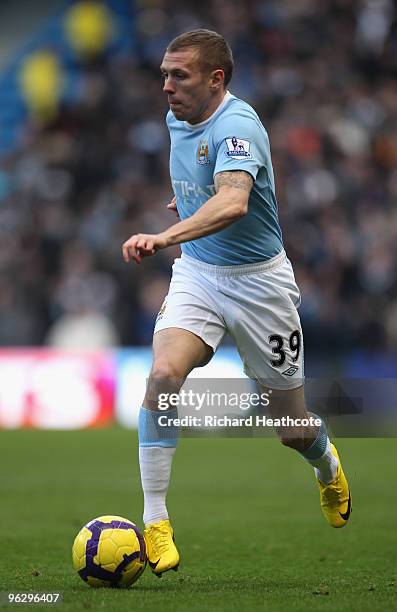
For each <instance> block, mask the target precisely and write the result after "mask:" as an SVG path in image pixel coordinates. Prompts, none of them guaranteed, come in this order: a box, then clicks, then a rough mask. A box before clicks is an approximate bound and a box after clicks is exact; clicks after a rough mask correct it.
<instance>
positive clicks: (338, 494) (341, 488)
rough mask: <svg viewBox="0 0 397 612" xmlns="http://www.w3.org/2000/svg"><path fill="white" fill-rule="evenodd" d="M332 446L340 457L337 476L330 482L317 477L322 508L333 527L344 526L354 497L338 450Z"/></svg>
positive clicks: (335, 453) (334, 452) (333, 450)
mask: <svg viewBox="0 0 397 612" xmlns="http://www.w3.org/2000/svg"><path fill="white" fill-rule="evenodd" d="M331 446H332V453H333V454H334V455H335V457H336V458H337V459H338V469H337V472H336V478H335V479H334V480H333V481H332V482H330V483H329V484H324V483H322V482H321V480H318V479H317V482H318V486H319V487H320V501H321V509H322V511H323V514H324V516H325V518H326V519H327V521H328V522H329V524H330V525H331V526H332V527H344V526H345V525H346V523H347V521H348V520H349V516H350V513H351V511H352V498H351V495H350V489H349V485H348V482H347V480H346V476H345V475H344V473H343V470H342V465H341V462H340V459H339V455H338V451H337V450H336V448H335V446H334V445H333V444H331Z"/></svg>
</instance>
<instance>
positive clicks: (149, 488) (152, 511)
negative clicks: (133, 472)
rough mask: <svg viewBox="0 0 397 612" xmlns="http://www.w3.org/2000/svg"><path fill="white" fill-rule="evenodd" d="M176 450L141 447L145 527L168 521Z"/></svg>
mask: <svg viewBox="0 0 397 612" xmlns="http://www.w3.org/2000/svg"><path fill="white" fill-rule="evenodd" d="M175 450H176V449H175V448H174V447H162V446H140V447H139V465H140V468H141V481H142V489H143V496H144V511H143V522H144V523H145V525H148V524H149V523H158V522H159V521H161V520H163V519H168V512H167V507H166V505H165V498H166V496H167V491H168V485H169V482H170V476H171V465H172V458H173V456H174V453H175Z"/></svg>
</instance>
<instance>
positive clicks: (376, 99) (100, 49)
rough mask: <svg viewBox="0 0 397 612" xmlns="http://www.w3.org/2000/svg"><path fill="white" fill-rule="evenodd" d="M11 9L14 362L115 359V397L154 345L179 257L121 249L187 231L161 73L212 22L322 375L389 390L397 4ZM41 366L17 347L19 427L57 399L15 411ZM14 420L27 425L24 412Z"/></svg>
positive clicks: (5, 226) (8, 150) (5, 256)
mask: <svg viewBox="0 0 397 612" xmlns="http://www.w3.org/2000/svg"><path fill="white" fill-rule="evenodd" d="M24 7H25V9H24ZM0 10H1V11H3V18H2V19H1V25H0V28H1V30H2V31H1V33H0V34H1V37H2V40H3V43H2V44H3V53H2V64H3V70H2V76H1V78H0V153H1V156H0V345H1V346H2V347H10V348H11V347H13V348H15V347H25V348H26V347H32V349H33V347H43V346H47V347H55V348H56V349H65V348H73V349H77V350H78V349H84V350H94V351H98V350H99V351H103V350H105V351H108V352H107V353H105V354H107V355H108V363H107V365H105V369H107V370H109V369H112V368H113V369H114V376H115V377H116V380H115V381H114V387H115V390H114V392H115V393H116V395H117V389H118V388H119V386H120V385H119V381H118V378H117V377H118V373H119V369H118V367H117V364H119V363H123V361H124V358H123V353H118V352H115V351H114V349H115V347H117V348H120V347H135V348H136V347H146V346H148V345H150V341H151V335H152V329H153V323H154V319H155V316H156V313H157V311H158V308H159V306H160V304H161V302H162V300H163V297H164V295H165V294H166V291H167V285H168V281H169V275H170V265H171V263H172V261H173V258H174V257H175V256H176V255H177V254H178V249H177V248H174V249H168V250H166V251H162V252H161V253H159V254H158V255H157V256H156V257H155V258H153V259H150V260H147V261H145V262H144V265H142V266H139V267H138V266H126V265H125V264H124V262H123V260H122V258H121V255H120V253H121V250H120V245H121V244H122V242H123V241H124V240H125V239H126V238H127V237H129V236H130V235H131V234H133V233H135V232H137V231H143V232H156V231H158V230H161V229H162V228H164V227H165V226H167V224H169V223H171V221H172V217H171V216H170V213H169V212H168V211H167V210H166V208H165V204H166V203H167V202H168V201H169V199H170V196H171V188H170V181H169V176H168V135H167V132H166V127H165V125H164V114H165V112H166V110H167V107H166V100H165V96H163V95H162V94H161V77H160V75H159V62H160V60H161V57H162V53H163V50H164V47H165V45H166V44H167V41H169V40H170V39H171V38H172V37H173V36H175V35H176V34H177V33H178V32H180V31H182V30H186V29H189V28H194V27H197V26H207V27H212V28H216V29H218V30H219V31H221V32H222V33H223V34H224V35H225V36H226V37H227V38H228V40H230V43H231V45H232V47H233V50H234V55H235V59H236V72H235V76H234V79H233V83H232V86H231V90H232V92H233V93H235V94H236V95H239V96H241V97H243V98H244V99H246V100H247V101H248V102H250V103H252V104H253V105H254V107H255V108H256V109H257V111H258V112H259V114H260V116H261V118H262V120H263V122H264V124H265V126H266V128H267V129H268V131H269V134H270V139H271V146H272V156H273V163H274V167H275V173H276V184H277V195H278V200H279V208H280V216H281V221H282V226H283V231H284V239H285V243H286V249H287V252H288V254H289V256H290V258H291V260H292V261H293V263H294V267H295V271H296V276H297V280H298V283H299V286H300V288H301V291H302V298H303V299H302V307H301V309H300V314H301V317H302V323H303V328H304V335H305V346H306V351H305V352H306V374H307V376H309V377H310V376H344V377H347V378H348V377H351V376H357V375H359V376H363V377H366V376H367V377H382V376H392V375H393V372H394V371H395V366H396V348H397V301H396V299H397V276H396V261H397V259H396V251H397V214H396V206H395V204H396V198H397V170H396V167H397V164H396V162H397V147H396V142H397V89H396V81H395V77H396V54H397V50H396V45H397V40H396V36H397V35H396V27H395V21H394V19H395V11H394V5H393V3H392V2H389V1H388V0H356V1H350V0H349V1H347V0H323V1H322V2H320V3H318V2H314V1H311V0H302V1H300V2H292V1H285V2H281V3H280V2H271V1H268V2H259V1H253V0H251V1H247V2H233V3H231V2H227V1H225V0H217V1H213V2H208V1H207V2H204V1H203V2H201V3H199V4H196V3H193V2H177V1H167V2H166V1H165V0H148V1H140V2H139V1H137V2H135V3H134V2H129V1H127V0H112V1H109V2H105V3H101V2H99V3H97V2H58V3H57V2H56V3H54V2H53V3H48V2H47V3H46V2H45V1H44V0H42V1H41V2H37V3H35V10H34V11H33V10H32V9H31V8H29V10H26V3H25V4H24V3H23V2H16V3H13V7H10V6H8V7H6V6H3V7H2V8H1V9H0ZM30 13H31V14H30ZM21 14H22V16H21ZM7 44H8V47H7ZM128 355H135V357H136V358H137V359H138V361H139V358H140V355H139V353H132V354H131V353H128ZM143 355H144V356H143V357H142V360H141V363H143V361H144V362H145V364H146V365H145V366H144V368H143V369H144V372H146V371H147V363H146V361H147V359H149V357H148V356H147V351H146V352H144V353H143ZM58 356H59V354H58ZM41 357H42V355H41V356H39V357H37V356H35V354H34V352H33V353H32V352H29V353H25V352H24V353H23V359H22V361H21V359H20V358H19V357H18V355H17V354H15V352H14V354H13V355H12V359H11V360H10V353H9V352H7V351H6V352H4V349H3V350H2V353H1V356H0V379H1V380H2V381H5V382H4V384H3V402H2V407H1V408H0V415H1V414H2V411H3V412H4V410H7V407H4V402H5V403H6V405H7V406H9V405H10V402H11V403H13V407H12V409H11V412H14V413H15V405H16V403H18V405H19V410H20V411H25V412H26V410H27V411H28V412H29V410H31V409H30V408H27V405H28V404H29V403H30V404H32V402H33V404H34V403H36V404H42V403H43V401H44V400H41V399H40V398H39V399H35V398H37V396H38V395H40V394H41V395H42V394H43V393H42V392H40V391H38V390H37V388H35V384H36V383H34V382H28V383H27V388H26V389H24V390H23V391H21V393H20V397H21V399H20V401H19V402H18V401H17V400H16V399H15V397H14V398H13V397H12V396H15V389H14V385H13V384H12V385H11V384H9V382H7V381H11V380H12V381H14V380H15V377H16V378H20V379H21V380H25V381H26V380H27V374H26V372H27V371H28V370H29V371H33V370H32V369H31V366H33V368H36V366H37V368H38V369H39V371H40V367H39V365H37V364H38V363H39V362H38V361H37V359H40V358H41ZM124 357H125V358H126V359H127V357H126V354H124ZM48 359H50V361H51V357H48ZM81 359H83V360H84V359H85V358H84V357H81ZM230 359H233V361H234V364H236V361H235V359H236V358H235V357H233V356H232V357H230ZM102 361H103V360H102V359H101V357H98V362H99V363H102ZM61 362H62V363H66V362H67V359H66V361H65V362H63V361H62V359H61V361H59V360H55V362H54V363H55V364H58V365H59V364H60V363H61ZM89 362H90V366H87V367H88V368H91V369H93V370H95V369H97V368H96V367H95V360H94V361H92V360H91V359H89ZM48 363H49V362H48ZM51 363H52V362H51ZM27 364H29V365H27ZM93 364H94V365H93ZM115 364H116V365H115ZM62 367H63V368H65V367H66V370H65V372H66V373H65V376H66V377H67V376H70V375H71V376H73V374H70V368H69V370H68V368H67V366H65V365H63V366H62ZM62 367H61V366H59V367H56V365H55V366H54V369H55V370H56V371H57V372H59V371H60V370H62ZM79 368H80V366H79V365H77V366H76V368H75V370H74V371H75V372H76V371H77V370H78V369H79ZM145 368H146V370H145ZM72 369H73V368H72ZM209 375H210V374H209ZM104 376H105V378H106V375H104ZM38 377H39V378H40V375H38ZM81 377H82V378H83V379H84V378H85V377H84V375H81ZM102 377H103V375H102V373H101V372H99V373H98V374H97V375H96V379H98V378H99V379H102ZM32 378H35V376H33V377H32ZM41 378H42V377H41ZM94 378H95V377H94ZM97 383H98V380H97ZM82 384H83V385H84V384H87V383H86V381H85V380H83V382H82ZM98 384H100V383H98ZM88 385H89V386H90V387H92V386H93V383H92V381H90V382H88ZM36 386H37V385H36ZM94 392H95V391H94ZM45 393H47V395H48V394H49V395H51V390H49V391H48V392H47V391H45ZM5 395H6V396H7V397H5ZM77 401H78V399H77V398H73V396H71V397H70V403H73V404H74V405H76V402H77ZM50 403H51V402H50ZM47 404H48V402H47ZM43 409H44V408H43ZM9 412H10V410H8V413H9ZM1 420H3V421H4V422H5V424H6V423H7V422H10V423H11V422H13V417H12V414H11V415H10V414H7V415H6V416H4V415H3V417H1V416H0V421H1Z"/></svg>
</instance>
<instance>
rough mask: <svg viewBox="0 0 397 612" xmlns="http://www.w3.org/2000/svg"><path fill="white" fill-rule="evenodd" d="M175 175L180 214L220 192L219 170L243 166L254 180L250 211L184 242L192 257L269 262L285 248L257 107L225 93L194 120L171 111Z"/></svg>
mask: <svg viewBox="0 0 397 612" xmlns="http://www.w3.org/2000/svg"><path fill="white" fill-rule="evenodd" d="M167 126H168V129H169V132H170V137H171V152H170V175H171V180H172V186H173V190H174V193H175V196H176V203H177V209H178V213H179V216H180V218H181V219H182V220H183V219H186V218H187V217H190V216H191V215H193V214H194V213H195V212H196V211H197V210H198V209H199V208H200V207H201V206H202V205H203V204H204V203H205V202H206V201H207V200H208V199H209V198H210V197H211V196H213V195H214V194H215V187H214V176H215V175H216V174H217V173H218V172H224V171H230V170H244V171H245V172H248V173H249V174H251V175H252V177H253V179H254V185H253V188H252V191H251V194H250V197H249V202H248V212H247V214H246V215H245V216H244V217H242V218H240V219H238V220H237V221H235V222H234V223H232V224H231V225H229V227H227V228H225V229H223V230H221V231H219V232H216V233H215V234H211V235H210V236H204V237H203V238H198V239H197V240H192V241H190V242H185V243H183V244H182V245H181V248H182V252H183V253H186V254H187V255H189V256H190V257H194V258H195V259H199V260H200V261H204V262H206V263H210V264H215V265H218V266H230V265H241V264H248V263H255V262H259V261H266V260H267V259H270V258H272V257H274V256H275V255H277V254H278V253H280V251H281V250H282V249H283V243H282V236H281V230H280V225H279V221H278V213H277V201H276V195H275V186H274V175H273V167H272V162H271V157H270V146H269V138H268V135H267V132H266V130H265V128H264V127H263V125H262V123H261V121H260V119H259V117H258V115H257V114H256V112H255V111H254V109H253V108H252V107H251V106H250V105H249V104H247V103H246V102H244V101H243V100H240V99H239V98H236V97H235V96H233V95H231V94H230V93H229V92H228V93H227V94H226V96H225V98H224V100H223V102H222V104H221V105H220V106H219V107H218V108H217V110H216V111H215V113H214V114H213V115H212V116H211V117H210V118H209V119H207V120H206V121H203V122H202V123H199V124H196V125H191V124H189V123H188V122H186V121H178V120H177V119H175V117H174V115H173V113H172V112H171V111H169V112H168V114H167Z"/></svg>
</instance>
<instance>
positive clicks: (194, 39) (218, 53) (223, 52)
mask: <svg viewBox="0 0 397 612" xmlns="http://www.w3.org/2000/svg"><path fill="white" fill-rule="evenodd" d="M188 48H193V49H197V50H198V51H199V61H200V66H201V68H202V69H203V70H205V71H208V72H211V71H212V70H217V69H219V68H220V69H221V70H223V72H224V74H225V81H224V86H225V87H227V85H228V84H229V83H230V80H231V78H232V75H233V68H234V61H233V54H232V50H231V48H230V45H229V43H228V42H227V41H226V40H225V39H224V38H223V36H221V35H220V34H218V33H217V32H213V31H212V30H204V29H199V30H191V31H190V32H185V33H184V34H180V35H179V36H177V37H176V38H174V40H172V41H171V42H170V44H169V45H168V47H167V49H166V51H167V52H168V53H174V52H175V51H181V50H182V49H188Z"/></svg>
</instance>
